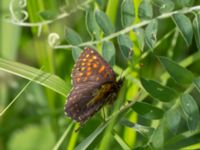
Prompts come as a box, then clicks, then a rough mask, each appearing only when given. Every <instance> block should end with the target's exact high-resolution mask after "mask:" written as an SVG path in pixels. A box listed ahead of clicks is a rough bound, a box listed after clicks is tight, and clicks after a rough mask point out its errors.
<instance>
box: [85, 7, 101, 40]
mask: <svg viewBox="0 0 200 150" xmlns="http://www.w3.org/2000/svg"><path fill="white" fill-rule="evenodd" d="M85 22H86V28H87V31H88V32H89V34H90V36H91V37H92V38H95V39H98V37H99V36H100V28H99V26H98V25H97V22H96V19H95V13H94V11H93V10H92V9H88V10H87V11H86V21H85Z"/></svg>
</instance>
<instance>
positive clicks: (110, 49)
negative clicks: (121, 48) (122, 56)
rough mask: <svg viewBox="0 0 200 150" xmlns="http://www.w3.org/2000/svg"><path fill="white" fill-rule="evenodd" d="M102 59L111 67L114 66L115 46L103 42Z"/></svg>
mask: <svg viewBox="0 0 200 150" xmlns="http://www.w3.org/2000/svg"><path fill="white" fill-rule="evenodd" d="M102 55H103V58H105V60H106V61H107V62H108V63H109V64H110V65H111V66H114V65H115V46H114V45H113V43H112V42H107V41H106V42H103V50H102Z"/></svg>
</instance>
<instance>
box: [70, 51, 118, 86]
mask: <svg viewBox="0 0 200 150" xmlns="http://www.w3.org/2000/svg"><path fill="white" fill-rule="evenodd" d="M72 81H73V86H76V85H77V84H80V83H84V82H97V83H98V84H102V83H105V82H109V81H115V73H114V71H113V70H112V68H111V67H110V66H109V64H108V63H107V62H106V61H105V60H104V59H103V58H102V57H101V56H100V55H99V54H98V53H97V52H96V51H95V50H93V49H91V48H85V49H84V51H83V52H82V53H81V55H80V57H79V59H78V61H77V62H76V64H75V66H74V69H73V71H72Z"/></svg>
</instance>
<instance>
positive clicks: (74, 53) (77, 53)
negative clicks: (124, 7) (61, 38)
mask: <svg viewBox="0 0 200 150" xmlns="http://www.w3.org/2000/svg"><path fill="white" fill-rule="evenodd" d="M82 51H83V50H82V49H80V48H78V47H73V48H72V57H73V59H74V61H75V62H76V60H77V59H78V58H79V56H80V54H81V52H82Z"/></svg>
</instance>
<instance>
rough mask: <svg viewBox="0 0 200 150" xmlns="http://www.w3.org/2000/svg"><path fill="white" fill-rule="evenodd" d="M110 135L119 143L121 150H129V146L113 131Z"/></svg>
mask: <svg viewBox="0 0 200 150" xmlns="http://www.w3.org/2000/svg"><path fill="white" fill-rule="evenodd" d="M112 135H113V136H114V138H115V140H116V141H117V142H118V143H119V145H120V146H121V147H122V149H126V150H131V148H130V146H129V145H128V144H127V143H126V142H125V141H124V140H123V139H122V138H121V137H120V136H119V134H118V133H117V132H116V131H114V130H113V132H112Z"/></svg>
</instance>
